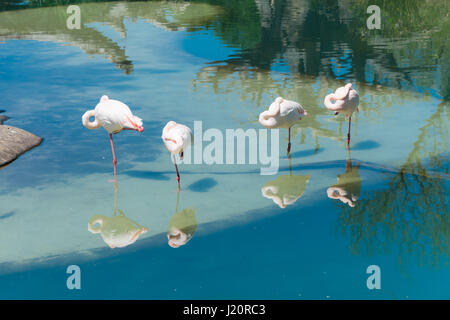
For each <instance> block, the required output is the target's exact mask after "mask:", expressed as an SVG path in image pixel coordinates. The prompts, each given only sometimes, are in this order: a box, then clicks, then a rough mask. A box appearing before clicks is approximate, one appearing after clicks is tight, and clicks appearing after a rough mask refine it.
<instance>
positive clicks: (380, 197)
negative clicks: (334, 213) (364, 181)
mask: <svg viewBox="0 0 450 320" xmlns="http://www.w3.org/2000/svg"><path fill="white" fill-rule="evenodd" d="M447 106H448V105H447V104H446V103H441V104H440V105H439V107H438V110H437V111H436V112H435V113H434V114H433V115H432V116H431V117H430V118H429V119H428V120H427V123H426V125H425V126H423V127H422V129H421V133H420V135H419V137H418V139H417V141H416V143H415V144H414V148H413V150H412V152H411V153H410V155H409V157H408V160H407V161H406V162H405V164H404V165H403V166H402V167H401V169H400V170H399V171H398V173H396V174H394V176H393V177H392V178H391V179H390V180H389V181H388V183H387V189H384V190H376V191H372V192H370V193H369V194H366V195H365V197H363V198H366V199H361V200H360V201H358V204H357V205H356V207H355V208H349V207H346V206H345V207H342V213H341V216H340V223H341V226H342V232H343V233H344V234H345V235H347V236H348V237H349V238H350V242H351V250H352V252H353V253H354V254H366V255H375V254H377V253H386V252H391V251H395V252H397V254H398V258H399V261H400V263H403V261H404V260H405V259H406V258H408V256H414V255H417V258H418V262H419V264H420V265H425V264H432V265H438V264H439V263H444V264H445V265H448V259H447V258H446V257H448V254H450V246H449V245H450V216H449V213H450V212H449V206H448V194H447V193H448V187H449V180H450V177H449V175H448V166H449V160H448V141H449V139H448V127H449V114H448V109H447ZM441 259H442V260H441Z"/></svg>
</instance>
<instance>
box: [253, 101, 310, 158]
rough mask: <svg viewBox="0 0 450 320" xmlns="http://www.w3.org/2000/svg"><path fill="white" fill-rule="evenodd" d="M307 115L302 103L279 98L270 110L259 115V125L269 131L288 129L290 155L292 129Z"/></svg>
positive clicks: (288, 150) (288, 151) (289, 150)
mask: <svg viewBox="0 0 450 320" xmlns="http://www.w3.org/2000/svg"><path fill="white" fill-rule="evenodd" d="M306 115H308V113H307V112H306V110H305V109H303V107H302V106H301V105H300V103H298V102H295V101H290V100H286V99H283V98H282V97H278V98H276V99H275V101H274V102H272V104H271V105H270V107H269V110H266V111H264V112H261V114H260V115H259V123H260V124H261V125H262V126H264V127H266V128H269V129H274V128H288V129H289V142H288V148H287V153H288V154H290V152H291V127H292V126H293V125H294V124H295V123H296V122H297V121H300V120H301V119H302V117H304V116H306Z"/></svg>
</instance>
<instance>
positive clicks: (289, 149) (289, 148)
mask: <svg viewBox="0 0 450 320" xmlns="http://www.w3.org/2000/svg"><path fill="white" fill-rule="evenodd" d="M287 153H288V154H289V155H290V154H291V128H289V142H288V148H287Z"/></svg>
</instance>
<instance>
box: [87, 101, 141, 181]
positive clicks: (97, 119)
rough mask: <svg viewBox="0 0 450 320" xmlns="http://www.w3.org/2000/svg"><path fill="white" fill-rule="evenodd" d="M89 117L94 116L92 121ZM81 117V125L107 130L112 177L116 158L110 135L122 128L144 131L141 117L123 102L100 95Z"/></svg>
mask: <svg viewBox="0 0 450 320" xmlns="http://www.w3.org/2000/svg"><path fill="white" fill-rule="evenodd" d="M90 117H94V121H90V120H89V118H90ZM81 119H82V122H83V125H84V126H85V127H86V128H88V129H97V128H100V127H103V128H105V130H106V131H108V133H109V139H110V141H111V149H112V154H113V164H114V177H116V164H117V159H116V153H115V151H114V143H113V138H112V135H113V133H114V134H116V133H119V132H120V131H122V130H135V131H138V132H142V131H144V127H143V126H142V119H141V118H139V117H136V116H134V115H133V114H132V113H131V110H130V108H129V107H128V106H127V105H126V104H125V103H123V102H120V101H118V100H113V99H109V98H108V96H102V97H101V99H100V102H99V103H98V104H97V106H96V107H95V109H94V110H89V111H86V112H85V113H84V114H83V117H82V118H81Z"/></svg>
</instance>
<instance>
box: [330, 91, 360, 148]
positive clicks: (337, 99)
mask: <svg viewBox="0 0 450 320" xmlns="http://www.w3.org/2000/svg"><path fill="white" fill-rule="evenodd" d="M323 103H324V104H325V106H326V107H327V109H328V110H331V111H335V113H334V115H338V114H339V113H343V114H345V118H347V117H348V134H347V145H349V144H350V126H351V123H352V114H353V112H354V111H355V110H356V111H357V112H359V109H358V105H359V95H358V92H356V90H355V89H352V84H351V83H347V84H346V85H345V86H344V87H340V88H338V89H336V91H335V92H334V93H330V94H329V95H327V96H326V97H325V100H324V102H323Z"/></svg>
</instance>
